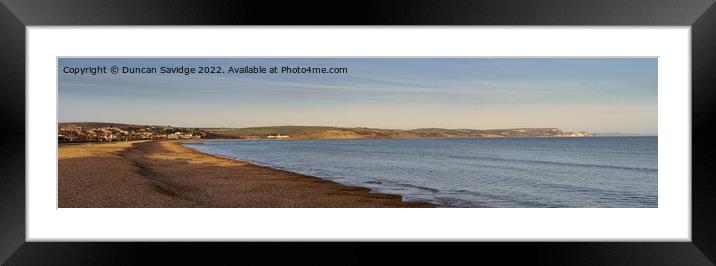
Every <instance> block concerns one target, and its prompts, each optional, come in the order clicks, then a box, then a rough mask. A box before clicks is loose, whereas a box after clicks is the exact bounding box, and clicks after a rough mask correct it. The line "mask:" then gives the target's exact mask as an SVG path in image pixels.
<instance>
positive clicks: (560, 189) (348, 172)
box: [186, 137, 658, 208]
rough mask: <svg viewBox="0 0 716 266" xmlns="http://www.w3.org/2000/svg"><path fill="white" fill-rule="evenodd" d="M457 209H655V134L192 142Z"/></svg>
mask: <svg viewBox="0 0 716 266" xmlns="http://www.w3.org/2000/svg"><path fill="white" fill-rule="evenodd" d="M186 145H187V146H189V147H191V148H194V149H196V150H199V151H203V152H206V153H212V154H217V155H222V156H227V157H232V158H237V159H242V160H248V161H251V162H254V163H256V164H259V165H264V166H270V167H273V168H279V169H283V170H288V171H292V172H297V173H301V174H306V175H311V176H317V177H321V178H325V179H330V180H335V181H337V182H339V183H343V184H348V185H357V186H363V187H368V188H371V189H372V190H373V191H376V192H385V193H393V194H400V195H402V196H403V199H405V200H417V201H428V202H433V203H437V204H441V205H446V206H453V207H528V208H529V207H558V208H559V207H652V208H655V207H657V174H658V171H657V138H656V137H595V138H494V139H393V140H291V141H280V140H279V141H276V140H273V141H272V140H253V141H251V140H240V141H206V142H205V144H198V145H197V144H186Z"/></svg>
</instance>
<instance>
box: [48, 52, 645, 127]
mask: <svg viewBox="0 0 716 266" xmlns="http://www.w3.org/2000/svg"><path fill="white" fill-rule="evenodd" d="M58 66H59V67H58V81H59V86H58V97H59V99H58V105H59V108H58V109H59V121H60V122H115V123H132V124H151V125H171V126H181V127H253V126H276V125H313V126H338V127H374V128H392V129H413V128H427V127H439V128H470V129H499V128H524V127H556V128H560V129H562V130H566V131H588V132H593V133H626V134H644V135H657V96H658V90H657V88H658V87H657V67H658V65H657V59H656V58H60V59H59V62H58ZM93 66H106V67H107V68H108V70H109V69H110V68H111V66H117V67H119V68H120V73H119V74H112V73H106V74H96V75H88V74H85V75H77V74H73V73H67V72H69V71H68V70H69V69H74V68H84V67H93ZM162 66H164V67H178V66H183V67H195V68H196V67H202V66H220V67H222V71H223V72H224V73H215V74H199V73H195V74H190V75H183V74H160V73H157V74H123V73H121V68H122V67H132V68H133V67H155V68H156V69H157V71H159V68H160V67H162ZM244 66H264V67H266V68H270V67H273V66H277V67H279V71H280V68H281V67H282V66H289V67H295V66H301V67H327V68H328V67H345V68H347V69H348V71H347V73H340V74H320V73H304V74H287V73H283V74H282V73H275V74H272V73H265V74H246V73H226V72H227V70H228V69H229V67H244Z"/></svg>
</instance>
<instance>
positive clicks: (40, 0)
mask: <svg viewBox="0 0 716 266" xmlns="http://www.w3.org/2000/svg"><path fill="white" fill-rule="evenodd" d="M0 3H1V4H0V33H1V34H0V62H1V63H0V66H1V68H0V90H1V91H2V99H0V100H1V101H2V105H0V116H1V117H2V120H1V123H0V125H1V126H0V127H1V129H0V134H1V135H0V156H1V157H0V158H1V160H0V164H1V165H2V168H1V170H0V262H3V264H7V265H45V264H59V265H64V264H71V265H84V264H93V265H95V264H130V263H137V262H144V263H162V264H166V263H167V262H169V261H179V262H183V263H202V264H205V263H207V262H212V261H213V262H219V261H221V262H224V263H227V264H229V263H231V264H233V263H242V262H245V260H246V259H249V260H253V261H261V262H273V261H293V260H294V259H298V260H305V261H308V262H309V263H311V264H320V263H328V264H346V263H348V264H366V263H372V262H375V260H374V259H373V257H374V256H377V255H380V256H384V255H387V256H388V257H392V258H389V259H383V262H390V261H393V262H401V263H405V262H408V261H421V262H425V261H426V260H432V261H440V262H443V263H449V262H460V261H462V259H468V261H470V260H472V261H482V260H484V259H488V258H492V259H499V260H500V261H501V262H529V263H537V264H550V265H560V264H570V265H595V264H610V265H627V264H628V265H713V264H714V262H715V261H716V226H715V225H716V215H715V214H716V204H715V203H716V178H714V177H712V176H713V174H712V173H711V171H710V167H709V165H710V163H711V159H712V158H715V156H714V155H716V150H715V149H714V147H715V146H714V143H715V141H714V137H713V136H711V135H712V134H711V131H710V130H709V128H710V125H712V124H713V122H714V121H713V120H714V109H715V108H711V105H712V104H716V90H714V88H716V74H714V73H715V72H716V5H714V4H713V3H714V0H700V1H679V0H635V1H623V0H600V1H594V0H593V1H587V0H572V1H570V0H558V1H531V0H494V1H424V0H418V1H398V0H390V1H385V0H384V1H350V2H338V1H336V2H322V1H318V2H315V1H312V2H307V1H291V2H287V3H279V2H275V1H176V0H174V1H172V0H159V1H129V0H127V1H90V0H71V1H51V0H0ZM43 25H47V26H63V25H453V26H460V25H557V26H562V25H579V26H600V25H617V26H690V27H691V49H692V50H691V53H692V55H691V56H692V57H691V63H692V66H691V71H692V76H691V81H692V89H691V96H692V98H691V99H692V113H691V115H692V117H691V118H692V121H691V123H692V128H691V132H692V147H691V149H692V155H691V156H692V173H691V174H692V176H691V178H692V179H691V184H692V191H691V192H692V210H691V215H692V217H691V221H692V224H691V228H692V241H691V242H647V243H640V242H618V243H603V242H601V243H600V242H568V243H564V242H521V243H503V242H500V243H470V244H468V245H466V244H465V243H442V244H439V245H438V246H439V247H442V248H445V249H443V250H449V251H451V253H450V254H440V253H439V252H438V253H436V252H435V249H434V246H435V245H436V244H432V246H425V245H418V244H417V243H370V244H369V243H148V242H145V243H79V242H72V243H54V242H26V241H25V239H26V238H25V236H26V230H25V219H26V216H25V173H26V169H25V82H26V81H25V71H26V70H25V59H26V57H25V47H26V36H25V29H26V27H27V26H43ZM266 251H269V252H270V253H267V254H262V252H266ZM319 253H320V254H319ZM270 254H273V255H270ZM276 254H278V255H276ZM395 255H398V257H396V256H395ZM239 257H241V258H240V259H239ZM485 262H487V260H486V261H485Z"/></svg>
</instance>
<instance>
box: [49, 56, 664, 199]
mask: <svg viewBox="0 0 716 266" xmlns="http://www.w3.org/2000/svg"><path fill="white" fill-rule="evenodd" d="M57 70H58V88H57V95H58V102H57V104H58V117H57V119H58V121H57V148H58V152H57V156H58V191H57V192H58V195H57V198H58V207H59V208H658V149H657V148H658V132H657V129H658V112H657V111H658V106H657V103H658V101H657V97H658V83H657V77H658V59H657V58H473V57H458V58H455V57H426V58H423V57H415V58H412V57H407V58H406V57H395V58H391V57H381V58H373V57H346V58H334V57H331V58H324V57H318V58H294V57H287V58H273V57H266V58H264V57H260V58H259V57H247V58H94V57H92V58H58V61H57Z"/></svg>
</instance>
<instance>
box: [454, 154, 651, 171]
mask: <svg viewBox="0 0 716 266" xmlns="http://www.w3.org/2000/svg"><path fill="white" fill-rule="evenodd" d="M448 157H449V158H455V159H478V160H488V161H507V162H523V163H536V164H549V165H559V166H576V167H591V168H607V169H621V170H637V171H647V172H657V171H658V169H654V168H645V167H632V166H617V165H605V164H587V163H564V162H553V161H539V160H526V159H508V158H494V157H479V156H460V155H449V156H448Z"/></svg>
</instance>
